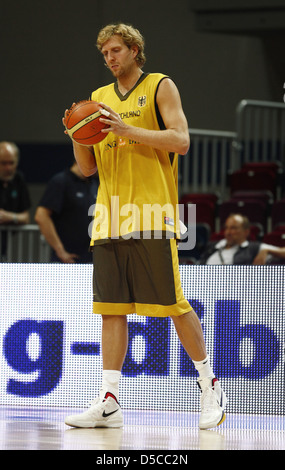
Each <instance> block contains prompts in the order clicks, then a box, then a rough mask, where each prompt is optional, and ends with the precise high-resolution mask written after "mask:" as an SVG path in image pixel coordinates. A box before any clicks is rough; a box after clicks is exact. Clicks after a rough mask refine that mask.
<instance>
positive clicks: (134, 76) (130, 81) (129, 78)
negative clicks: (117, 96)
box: [118, 67, 143, 95]
mask: <svg viewBox="0 0 285 470" xmlns="http://www.w3.org/2000/svg"><path fill="white" fill-rule="evenodd" d="M142 74H143V72H142V70H141V69H140V68H138V67H136V69H135V70H134V71H133V72H132V73H130V74H128V75H123V76H122V77H118V88H119V91H120V93H121V94H122V95H126V94H127V93H128V92H129V91H130V90H131V89H132V88H133V87H134V86H135V84H136V83H137V81H138V80H139V79H140V77H141V76H142Z"/></svg>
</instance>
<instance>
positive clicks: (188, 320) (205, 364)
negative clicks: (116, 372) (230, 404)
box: [171, 310, 227, 429]
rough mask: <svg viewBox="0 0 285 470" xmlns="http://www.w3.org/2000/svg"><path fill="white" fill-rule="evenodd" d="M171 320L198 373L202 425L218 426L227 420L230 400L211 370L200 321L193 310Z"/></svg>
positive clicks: (208, 426)
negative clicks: (225, 409)
mask: <svg viewBox="0 0 285 470" xmlns="http://www.w3.org/2000/svg"><path fill="white" fill-rule="evenodd" d="M171 318H172V321H173V324H174V326H175V329H176V331H177V334H178V337H179V339H180V341H181V344H182V345H183V347H184V349H185V351H186V352H187V354H188V355H189V357H190V358H191V359H192V361H193V363H194V365H195V367H196V369H197V371H198V373H199V378H198V385H199V387H200V389H201V392H202V395H201V416H200V422H199V426H200V428H201V429H209V428H212V427H215V426H218V425H219V424H221V423H222V422H223V421H224V420H225V414H224V408H225V405H226V401H227V399H226V396H225V394H224V392H223V390H222V389H221V387H220V384H219V382H218V380H217V379H216V378H215V376H214V373H213V370H212V368H211V365H210V362H209V358H208V356H207V351H206V345H205V341H204V335H203V330H202V327H201V323H200V320H199V318H198V316H197V314H196V313H195V312H194V310H191V311H190V312H188V313H186V314H184V315H181V316H173V317H171Z"/></svg>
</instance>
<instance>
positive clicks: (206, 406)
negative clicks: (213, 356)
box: [197, 377, 227, 429]
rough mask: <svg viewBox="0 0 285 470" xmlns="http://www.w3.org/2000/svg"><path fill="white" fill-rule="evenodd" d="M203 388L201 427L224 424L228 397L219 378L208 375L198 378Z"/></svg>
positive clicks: (208, 427) (199, 384) (200, 386)
mask: <svg viewBox="0 0 285 470" xmlns="http://www.w3.org/2000/svg"><path fill="white" fill-rule="evenodd" d="M197 383H198V386H199V388H200V390H201V415H200V420H199V428H200V429H210V428H214V427H216V426H219V425H220V424H222V423H223V422H224V421H225V419H226V415H225V413H224V409H225V406H226V404H227V397H226V395H225V393H224V392H223V390H222V388H221V386H220V383H219V381H218V379H216V378H212V377H206V378H203V379H198V381H197Z"/></svg>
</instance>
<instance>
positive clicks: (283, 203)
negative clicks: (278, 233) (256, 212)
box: [271, 198, 285, 230]
mask: <svg viewBox="0 0 285 470" xmlns="http://www.w3.org/2000/svg"><path fill="white" fill-rule="evenodd" d="M271 221H272V228H273V230H274V229H275V227H276V226H277V225H282V224H283V225H285V198H284V199H279V200H278V201H275V202H274V203H273V205H272V209H271Z"/></svg>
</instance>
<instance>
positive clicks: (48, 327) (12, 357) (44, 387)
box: [3, 320, 63, 397]
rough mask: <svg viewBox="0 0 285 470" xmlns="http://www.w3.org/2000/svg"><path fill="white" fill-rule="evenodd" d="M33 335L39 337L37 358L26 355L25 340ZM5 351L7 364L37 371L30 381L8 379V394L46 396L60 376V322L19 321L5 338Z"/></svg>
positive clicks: (14, 367)
mask: <svg viewBox="0 0 285 470" xmlns="http://www.w3.org/2000/svg"><path fill="white" fill-rule="evenodd" d="M32 334H36V335H38V337H39V340H40V351H39V354H38V357H37V358H33V357H31V356H30V355H29V351H28V347H27V345H28V341H29V338H30V336H31V335H32ZM3 348H4V354H5V358H6V360H7V362H8V364H9V366H10V367H12V369H13V370H15V371H17V372H19V373H21V374H32V373H35V372H37V378H36V379H35V380H33V381H31V380H30V381H21V380H15V379H9V380H8V383H7V393H11V394H14V395H19V396H22V397H38V396H40V395H46V394H47V393H49V392H50V391H51V390H53V389H54V388H55V387H56V385H57V384H58V383H59V380H60V378H61V376H62V355H63V322H62V321H36V320H20V321H18V322H16V323H14V324H13V325H12V326H11V327H10V329H9V330H8V332H7V333H6V335H5V337H4V345H3Z"/></svg>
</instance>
